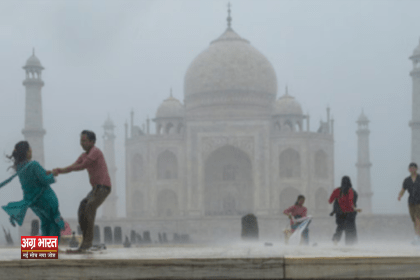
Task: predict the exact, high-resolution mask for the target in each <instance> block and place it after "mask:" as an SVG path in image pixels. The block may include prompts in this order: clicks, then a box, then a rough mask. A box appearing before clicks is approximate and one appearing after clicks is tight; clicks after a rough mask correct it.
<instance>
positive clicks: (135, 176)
mask: <svg viewBox="0 0 420 280" xmlns="http://www.w3.org/2000/svg"><path fill="white" fill-rule="evenodd" d="M143 166H144V165H143V157H142V156H141V155H140V154H135V155H134V156H133V157H132V158H131V181H132V182H137V181H139V180H140V179H141V178H143Z"/></svg>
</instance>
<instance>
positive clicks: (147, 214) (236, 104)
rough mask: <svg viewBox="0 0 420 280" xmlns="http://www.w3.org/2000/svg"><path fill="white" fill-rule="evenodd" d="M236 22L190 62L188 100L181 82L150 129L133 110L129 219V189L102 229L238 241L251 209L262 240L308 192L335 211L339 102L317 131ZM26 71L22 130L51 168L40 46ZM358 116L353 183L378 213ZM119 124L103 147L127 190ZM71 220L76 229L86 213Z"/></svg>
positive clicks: (311, 200) (313, 206)
mask: <svg viewBox="0 0 420 280" xmlns="http://www.w3.org/2000/svg"><path fill="white" fill-rule="evenodd" d="M231 25H232V18H231V17H230V10H229V16H228V18H227V28H226V30H225V31H224V32H223V33H222V34H221V35H220V36H219V37H218V38H216V39H214V40H212V41H210V44H209V46H208V47H207V48H205V49H204V51H202V52H201V53H199V54H198V55H197V56H196V58H195V59H194V60H193V61H192V62H191V63H190V65H189V67H188V69H186V72H185V76H184V96H183V100H180V99H177V98H175V97H174V96H173V93H172V90H171V91H170V92H169V93H168V98H167V99H166V100H163V102H162V103H161V104H160V105H159V104H156V107H157V110H156V115H155V117H154V118H153V119H147V120H146V125H143V126H141V125H136V124H134V121H133V120H134V112H131V121H130V123H126V124H125V162H126V166H125V170H123V168H122V167H118V169H119V170H123V171H122V172H121V173H120V174H121V175H120V176H122V175H123V174H125V178H126V186H125V195H126V206H125V207H126V214H127V216H126V217H125V218H117V214H116V213H117V205H118V197H117V196H116V194H115V192H112V194H111V195H110V196H109V197H108V198H107V200H106V201H105V203H104V204H103V205H102V206H101V207H102V213H103V215H102V217H97V219H96V223H97V225H98V229H99V231H100V232H101V236H103V235H104V234H103V232H104V229H105V228H106V227H110V228H111V229H112V228H115V227H121V228H122V231H123V235H128V234H129V232H130V231H133V230H134V231H136V232H142V231H143V230H149V231H151V232H152V234H153V233H156V232H167V233H169V234H171V233H175V232H177V233H188V234H189V235H190V236H191V238H192V239H194V240H211V239H213V238H224V237H226V238H230V237H237V236H239V234H240V230H241V217H242V216H244V215H246V214H250V213H252V214H254V215H255V216H256V217H257V218H258V226H259V231H260V236H266V237H270V236H275V235H278V234H279V230H280V229H279V225H278V219H279V216H281V215H282V212H283V210H284V209H286V208H287V207H289V206H291V205H292V204H293V203H294V202H295V201H296V197H297V196H298V195H299V194H303V195H305V197H306V202H305V206H306V207H307V208H308V212H309V213H311V214H312V215H314V216H315V217H316V216H327V215H328V213H329V212H330V210H331V207H330V206H329V205H328V203H327V200H328V197H329V195H330V193H331V192H332V190H333V188H334V187H336V186H334V120H333V119H332V118H331V117H330V108H326V115H325V120H324V121H321V122H320V123H319V126H318V128H317V129H316V130H315V131H311V130H310V116H309V115H307V114H306V115H305V114H304V113H303V110H302V107H301V105H300V103H299V101H298V100H296V99H295V98H294V97H293V96H292V95H290V94H289V93H288V88H287V86H286V85H284V86H282V87H281V89H279V88H280V87H279V86H278V84H277V78H276V72H275V69H274V68H273V66H272V64H271V63H270V61H269V60H268V59H267V58H266V57H265V56H264V55H263V54H262V53H261V52H259V51H258V50H257V48H256V47H254V46H253V45H252V44H251V43H250V41H248V40H247V39H245V38H242V37H241V36H240V35H239V34H237V33H236V32H235V31H234V30H233V28H232V26H231ZM204 47H205V46H203V48H204ZM24 69H25V71H26V79H25V81H24V86H25V87H26V98H27V106H26V115H25V120H26V122H25V127H24V129H23V134H24V136H25V139H27V140H28V141H29V142H30V144H31V146H32V147H33V150H34V155H33V158H34V159H35V160H38V161H39V162H40V163H41V164H43V157H44V155H43V153H44V148H43V137H44V134H45V130H44V128H43V124H42V106H41V104H42V102H41V88H42V86H43V85H44V82H43V81H42V76H41V72H42V70H43V69H44V68H43V66H42V65H41V63H40V60H39V59H38V58H37V57H36V56H35V54H33V55H32V56H31V57H30V58H29V59H28V61H27V63H26V65H25V66H24ZM168 88H169V86H168ZM283 88H284V90H283ZM144 98H146V97H144ZM28 104H31V106H29V105H28ZM98 113H101V112H98ZM356 122H357V126H356V125H355V128H356V127H357V129H358V130H357V131H356V132H357V137H358V162H357V164H356V167H357V170H358V173H357V174H358V177H357V179H356V180H354V182H355V185H356V187H357V190H358V192H359V207H360V208H362V209H364V213H366V214H370V213H371V208H372V206H371V200H372V195H373V193H372V191H371V182H370V180H371V179H370V167H371V163H370V159H369V128H368V123H369V120H368V118H367V117H366V115H364V113H362V114H361V115H360V117H359V119H358V120H356ZM151 126H154V129H153V130H154V133H152V132H151V130H152V129H151ZM114 127H115V125H114V123H113V122H112V120H111V119H109V118H108V119H107V120H106V121H105V123H104V125H103V128H104V131H103V138H104V146H103V147H99V148H101V150H102V151H103V152H104V154H105V157H106V160H107V165H108V169H109V171H110V176H111V181H112V184H113V188H114V189H116V188H121V187H122V186H116V184H115V182H116V179H115V177H116V170H117V166H115V149H114V139H115V137H116V135H115V134H114ZM96 133H97V135H98V136H99V134H100V133H101V132H99V131H96ZM120 206H121V205H120ZM34 218H35V216H34V215H33V214H32V216H31V215H28V217H27V218H26V220H25V224H24V226H23V227H22V228H21V230H20V232H21V235H24V234H27V233H28V232H29V231H30V227H31V221H32V220H33V219H34ZM68 222H69V223H70V225H71V227H72V228H76V227H77V220H76V219H69V220H68ZM101 238H102V237H101Z"/></svg>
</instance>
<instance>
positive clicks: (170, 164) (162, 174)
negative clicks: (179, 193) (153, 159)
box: [156, 150, 178, 180]
mask: <svg viewBox="0 0 420 280" xmlns="http://www.w3.org/2000/svg"><path fill="white" fill-rule="evenodd" d="M156 174H157V178H158V179H160V180H170V179H177V178H178V160H177V158H176V155H175V154H174V153H173V152H171V151H168V150H166V151H164V152H162V153H160V154H159V156H158V158H157V172H156Z"/></svg>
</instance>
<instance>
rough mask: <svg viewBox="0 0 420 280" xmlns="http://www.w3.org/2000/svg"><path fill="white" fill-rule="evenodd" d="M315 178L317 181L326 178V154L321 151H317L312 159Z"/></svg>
mask: <svg viewBox="0 0 420 280" xmlns="http://www.w3.org/2000/svg"><path fill="white" fill-rule="evenodd" d="M314 170H315V177H316V178H318V179H326V178H328V165H327V154H326V153H325V152H324V151H323V150H318V151H317V152H316V153H315V157H314Z"/></svg>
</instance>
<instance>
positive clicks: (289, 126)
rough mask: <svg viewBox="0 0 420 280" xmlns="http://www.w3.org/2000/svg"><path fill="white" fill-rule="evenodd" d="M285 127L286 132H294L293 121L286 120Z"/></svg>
mask: <svg viewBox="0 0 420 280" xmlns="http://www.w3.org/2000/svg"><path fill="white" fill-rule="evenodd" d="M283 127H284V128H285V130H286V131H293V123H292V121H291V120H286V121H285V122H284V125H283Z"/></svg>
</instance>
